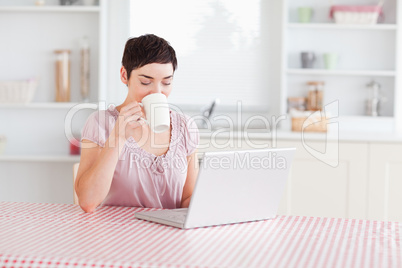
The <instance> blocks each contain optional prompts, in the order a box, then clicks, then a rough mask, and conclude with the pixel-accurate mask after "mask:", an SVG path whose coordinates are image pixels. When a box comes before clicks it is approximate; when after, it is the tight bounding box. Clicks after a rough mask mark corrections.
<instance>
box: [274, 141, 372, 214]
mask: <svg viewBox="0 0 402 268" xmlns="http://www.w3.org/2000/svg"><path fill="white" fill-rule="evenodd" d="M338 145H339V156H338V155H337V154H334V155H332V156H326V155H325V150H326V148H328V147H326V146H334V147H335V148H336V147H338ZM278 147H281V148H282V147H296V148H297V150H296V155H295V159H294V162H293V165H292V170H291V175H290V178H289V181H288V183H287V187H286V192H285V196H284V198H283V200H282V204H281V208H280V211H279V213H280V214H286V215H304V216H320V217H342V218H359V219H365V218H366V210H367V202H366V200H367V161H368V144H367V143H348V142H340V143H337V142H335V141H330V142H328V144H326V143H325V142H323V141H311V142H307V143H306V144H305V145H303V144H302V143H301V142H299V141H284V140H278ZM307 147H308V148H310V150H311V149H313V150H316V151H318V152H320V156H321V157H318V158H317V157H314V156H312V155H311V154H310V153H309V152H308V151H307V150H306V148H307ZM337 157H339V158H337ZM336 162H338V164H337V166H335V167H334V166H331V165H329V164H327V163H332V164H333V163H335V164H336Z"/></svg>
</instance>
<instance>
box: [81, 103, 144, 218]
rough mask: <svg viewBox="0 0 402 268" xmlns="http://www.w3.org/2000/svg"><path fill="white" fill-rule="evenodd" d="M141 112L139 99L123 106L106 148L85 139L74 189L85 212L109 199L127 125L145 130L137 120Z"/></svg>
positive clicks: (92, 209) (141, 122) (124, 140)
mask: <svg viewBox="0 0 402 268" xmlns="http://www.w3.org/2000/svg"><path fill="white" fill-rule="evenodd" d="M139 115H141V108H140V107H139V106H138V104H137V103H136V102H135V103H132V104H129V105H126V106H125V107H123V108H121V110H120V115H119V117H118V119H117V120H116V124H115V126H114V128H113V130H112V131H111V133H110V136H109V138H108V139H107V140H106V142H105V146H104V147H103V148H102V147H100V146H99V145H97V144H95V143H93V142H91V141H88V140H83V142H82V150H81V160H80V166H79V169H78V174H77V179H76V181H75V191H76V193H77V196H78V202H79V205H80V206H81V208H82V209H83V210H84V211H85V212H92V211H94V210H95V209H96V207H97V206H99V204H100V203H102V201H103V200H104V199H105V198H106V196H107V194H108V192H109V189H110V186H111V184H112V179H113V174H114V171H115V168H116V165H117V162H118V161H119V156H120V154H121V151H122V149H123V147H124V144H125V142H126V135H125V132H126V127H130V128H137V129H138V131H142V128H141V127H139V126H142V125H143V124H144V123H143V121H142V120H140V121H138V117H139Z"/></svg>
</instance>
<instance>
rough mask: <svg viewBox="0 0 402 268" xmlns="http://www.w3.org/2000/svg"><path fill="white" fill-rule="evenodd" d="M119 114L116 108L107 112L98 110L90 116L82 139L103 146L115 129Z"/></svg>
mask: <svg viewBox="0 0 402 268" xmlns="http://www.w3.org/2000/svg"><path fill="white" fill-rule="evenodd" d="M117 116H118V112H117V110H116V108H115V107H114V106H111V107H109V108H108V109H106V110H97V111H94V112H93V113H91V114H90V115H89V116H88V119H87V121H86V123H85V125H84V127H83V129H82V132H81V139H87V140H90V141H93V142H95V143H97V144H99V145H101V146H103V144H104V142H105V141H106V139H107V138H108V137H109V132H110V131H111V129H112V128H113V127H114V125H115V122H116V118H117Z"/></svg>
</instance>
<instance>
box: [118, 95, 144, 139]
mask: <svg viewBox="0 0 402 268" xmlns="http://www.w3.org/2000/svg"><path fill="white" fill-rule="evenodd" d="M142 118H144V113H143V110H142V107H141V106H140V105H139V104H138V102H136V101H134V102H131V103H129V104H127V105H126V106H123V107H121V109H120V114H119V117H118V119H117V121H116V125H115V127H114V129H113V131H114V132H115V135H116V137H118V139H119V140H124V141H125V140H126V132H127V131H130V130H134V129H140V130H142V126H143V125H144V124H145V121H144V120H142ZM116 131H117V133H116Z"/></svg>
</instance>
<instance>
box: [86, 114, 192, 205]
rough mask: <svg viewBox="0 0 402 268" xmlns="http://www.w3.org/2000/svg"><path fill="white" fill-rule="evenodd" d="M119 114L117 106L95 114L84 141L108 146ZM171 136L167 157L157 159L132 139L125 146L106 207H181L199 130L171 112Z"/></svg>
mask: <svg viewBox="0 0 402 268" xmlns="http://www.w3.org/2000/svg"><path fill="white" fill-rule="evenodd" d="M118 115H119V112H118V111H117V110H116V108H115V107H114V106H110V107H109V108H108V109H107V110H102V111H97V112H94V113H93V114H91V115H90V116H89V118H88V120H87V122H86V124H85V126H84V128H83V130H82V136H81V140H84V139H85V140H90V141H92V142H94V143H96V144H98V145H100V146H101V147H104V146H105V142H106V140H107V139H108V137H109V135H110V132H111V131H112V130H113V127H114V125H115V122H116V120H117V117H118ZM170 119H171V136H170V144H169V149H168V151H167V152H166V154H164V155H161V156H155V155H153V154H151V153H149V152H147V151H145V150H143V149H142V148H141V147H139V146H138V144H137V142H136V141H135V140H134V138H133V137H129V138H128V139H127V141H126V143H125V145H124V147H123V150H122V153H121V155H120V157H119V161H118V163H117V165H116V169H115V172H114V175H113V180H112V184H111V187H110V190H109V193H108V195H107V196H106V198H105V200H104V201H103V203H102V204H103V205H114V206H133V207H149V208H178V207H180V203H181V197H182V193H183V187H184V183H185V182H186V178H187V156H189V155H191V154H192V153H193V152H194V151H195V149H196V147H197V145H198V142H199V133H198V128H197V126H196V124H195V122H194V121H193V120H191V119H190V118H189V117H187V116H185V115H183V114H180V113H177V112H175V111H170Z"/></svg>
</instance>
